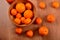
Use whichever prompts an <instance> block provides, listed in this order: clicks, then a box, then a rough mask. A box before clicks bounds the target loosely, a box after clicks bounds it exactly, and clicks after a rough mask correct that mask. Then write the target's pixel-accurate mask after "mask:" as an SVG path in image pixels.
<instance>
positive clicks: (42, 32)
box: [39, 26, 48, 36]
mask: <svg viewBox="0 0 60 40" xmlns="http://www.w3.org/2000/svg"><path fill="white" fill-rule="evenodd" d="M39 34H40V35H42V36H46V35H48V28H47V27H46V26H42V27H40V28H39Z"/></svg>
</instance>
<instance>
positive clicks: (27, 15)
mask: <svg viewBox="0 0 60 40" xmlns="http://www.w3.org/2000/svg"><path fill="white" fill-rule="evenodd" d="M24 17H25V18H32V17H33V12H32V11H31V10H26V11H25V12H24Z"/></svg>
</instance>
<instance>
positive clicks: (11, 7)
mask: <svg viewBox="0 0 60 40" xmlns="http://www.w3.org/2000/svg"><path fill="white" fill-rule="evenodd" d="M18 2H23V3H26V2H30V1H15V2H13V3H12V4H11V6H10V8H9V18H10V20H11V21H12V22H13V24H15V25H16V26H19V27H24V26H28V25H31V24H32V23H33V22H34V21H35V19H36V8H35V6H34V5H33V4H32V3H31V2H30V3H31V4H32V5H33V13H34V16H33V18H32V21H31V22H30V23H29V24H27V25H26V24H20V25H19V24H16V23H15V22H14V21H13V19H14V17H13V16H12V15H11V12H10V11H11V9H13V8H14V6H15V5H16V4H17V3H18Z"/></svg>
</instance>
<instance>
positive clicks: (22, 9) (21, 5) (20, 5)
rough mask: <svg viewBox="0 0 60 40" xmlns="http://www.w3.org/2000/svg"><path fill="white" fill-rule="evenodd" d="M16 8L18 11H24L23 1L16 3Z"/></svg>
mask: <svg viewBox="0 0 60 40" xmlns="http://www.w3.org/2000/svg"><path fill="white" fill-rule="evenodd" d="M16 10H17V11H18V12H19V13H23V12H24V11H25V5H24V3H17V4H16Z"/></svg>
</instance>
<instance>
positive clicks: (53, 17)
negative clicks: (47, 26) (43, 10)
mask: <svg viewBox="0 0 60 40" xmlns="http://www.w3.org/2000/svg"><path fill="white" fill-rule="evenodd" d="M47 21H48V22H55V16H54V15H53V14H49V15H48V16H47Z"/></svg>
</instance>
